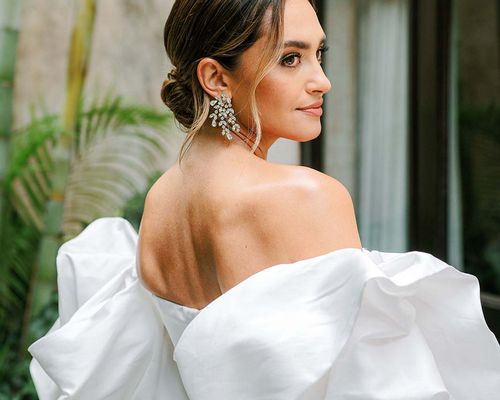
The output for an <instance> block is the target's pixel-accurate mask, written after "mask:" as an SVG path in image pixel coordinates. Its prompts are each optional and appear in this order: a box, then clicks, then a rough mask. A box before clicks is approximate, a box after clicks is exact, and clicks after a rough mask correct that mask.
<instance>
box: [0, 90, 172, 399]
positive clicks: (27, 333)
mask: <svg viewBox="0 0 500 400" xmlns="http://www.w3.org/2000/svg"><path fill="white" fill-rule="evenodd" d="M171 120H172V117H171V114H169V113H165V112H159V111H157V110H156V109H153V108H151V107H145V106H137V105H126V104H124V100H123V99H122V98H121V97H119V96H111V95H109V94H108V95H106V96H104V97H103V99H98V98H95V99H94V100H92V101H91V102H90V104H89V106H87V107H85V109H84V110H81V111H80V112H79V114H78V118H77V124H76V131H75V135H74V137H75V140H74V145H73V146H72V157H71V163H70V166H69V175H68V185H67V188H66V192H65V197H64V211H65V213H64V216H63V224H62V226H63V230H64V240H68V239H70V238H71V237H73V236H75V235H76V234H78V233H79V232H80V231H81V230H82V229H83V228H84V227H85V226H86V225H87V224H88V223H90V222H91V221H93V220H94V219H96V218H99V217H101V216H118V215H122V214H123V212H124V210H125V211H128V212H131V213H133V214H134V215H140V213H139V212H138V211H137V207H142V204H139V200H137V204H136V205H135V206H134V205H133V204H130V201H131V199H134V198H136V199H143V198H144V196H145V191H146V190H147V189H148V188H149V186H150V185H151V183H152V179H154V178H155V177H158V174H160V173H161V171H159V169H160V168H161V165H162V163H163V160H165V158H166V157H167V155H168V153H169V149H170V147H169V146H170V145H169V142H168V140H167V136H168V130H169V129H170V126H171ZM60 124H61V120H60V117H59V116H56V115H46V116H42V117H39V118H33V120H32V122H31V123H30V124H29V125H27V126H26V127H24V128H22V129H20V130H18V131H16V132H15V135H14V136H13V138H14V139H13V144H14V151H13V155H12V158H11V162H10V165H9V169H8V173H7V176H6V181H5V182H6V192H5V193H6V194H7V200H8V204H9V207H10V212H9V214H8V218H7V219H6V221H5V222H6V223H5V224H4V226H3V228H4V229H3V235H2V236H3V238H2V240H1V241H0V252H1V254H2V259H0V328H1V329H0V342H1V343H3V346H2V349H1V350H0V351H1V352H0V382H4V384H3V385H0V396H1V395H2V393H4V390H7V389H5V388H7V387H8V388H10V390H11V391H10V392H8V395H9V396H11V397H8V398H14V397H13V396H14V395H19V394H20V393H23V392H24V391H29V387H30V386H29V385H28V384H27V385H28V386H26V387H24V386H23V387H21V386H19V382H21V381H23V380H22V379H21V378H20V377H22V376H25V377H27V376H28V375H27V374H28V372H27V370H26V369H24V372H22V371H23V368H25V367H26V365H27V364H26V362H27V361H26V360H27V359H28V357H29V354H28V353H27V351H26V347H27V345H29V344H30V343H32V342H33V341H34V340H36V339H38V338H39V337H41V336H42V335H43V334H45V333H46V332H47V330H48V328H49V327H48V326H45V325H43V324H42V325H41V326H43V328H41V329H38V328H37V326H40V323H39V322H37V321H39V320H40V319H42V320H44V317H43V316H44V313H47V312H48V311H47V310H48V309H49V310H50V309H51V307H53V305H52V306H51V305H50V304H51V303H50V302H49V303H47V302H45V303H44V304H43V305H42V306H39V307H38V308H37V309H36V310H35V312H34V313H33V319H32V320H31V323H30V319H29V318H28V314H29V310H30V307H32V306H33V305H34V304H36V302H37V299H36V298H34V297H33V287H34V282H36V281H37V280H39V279H42V278H45V279H47V277H41V276H40V275H37V273H36V271H37V269H36V268H35V264H36V260H37V257H36V255H37V252H38V249H39V244H40V239H41V235H42V231H43V224H44V220H43V218H42V216H43V215H44V212H45V209H44V207H46V205H47V199H48V196H49V195H50V193H51V192H50V188H51V187H52V184H53V179H54V168H55V164H54V163H53V162H52V157H53V154H52V152H53V149H54V148H55V142H56V141H57V140H60V138H61V136H60V135H59V134H58V132H60V129H59V128H60ZM52 268H53V269H54V275H53V276H54V277H55V259H54V260H53V263H52ZM49 288H50V290H49V291H48V293H47V295H48V298H49V299H50V298H52V297H53V296H54V292H55V289H56V282H55V279H54V280H52V281H50V285H49ZM56 309H57V308H56ZM18 366H19V372H15V371H18V370H17V369H16V368H18ZM23 366H24V367H23ZM14 372H15V373H14ZM23 373H25V374H26V375H23ZM18 378H19V379H18ZM6 382H9V383H6ZM16 382H17V383H16ZM23 382H28V381H26V380H24V381H23ZM0 399H1V397H0Z"/></svg>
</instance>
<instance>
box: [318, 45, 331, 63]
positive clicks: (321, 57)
mask: <svg viewBox="0 0 500 400" xmlns="http://www.w3.org/2000/svg"><path fill="white" fill-rule="evenodd" d="M328 49H329V47H328V46H322V47H320V48H319V49H318V53H319V56H318V61H319V62H320V63H321V62H323V57H324V54H325V53H326V52H327V51H328Z"/></svg>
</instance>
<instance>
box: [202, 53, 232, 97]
mask: <svg viewBox="0 0 500 400" xmlns="http://www.w3.org/2000/svg"><path fill="white" fill-rule="evenodd" d="M196 74H197V76H198V81H199V82H200V85H201V87H202V88H203V90H204V91H205V92H207V93H208V94H209V95H210V96H212V97H215V96H220V94H221V93H222V92H224V94H226V95H227V96H229V97H231V90H230V88H229V85H228V81H229V79H228V73H227V70H226V69H225V68H224V67H223V66H222V65H221V64H220V63H219V62H218V61H216V60H214V59H213V58H210V57H205V58H203V59H201V61H200V62H199V63H198V66H197V68H196Z"/></svg>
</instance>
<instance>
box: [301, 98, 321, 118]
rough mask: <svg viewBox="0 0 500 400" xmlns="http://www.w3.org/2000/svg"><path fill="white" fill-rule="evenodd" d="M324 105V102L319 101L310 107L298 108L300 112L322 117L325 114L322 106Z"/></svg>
mask: <svg viewBox="0 0 500 400" xmlns="http://www.w3.org/2000/svg"><path fill="white" fill-rule="evenodd" d="M322 105H323V101H322V100H321V101H317V102H316V103H313V104H309V105H308V106H305V107H302V108H297V110H299V111H303V112H305V113H307V114H309V115H313V116H316V117H321V115H322V114H323V109H322V108H321V106H322Z"/></svg>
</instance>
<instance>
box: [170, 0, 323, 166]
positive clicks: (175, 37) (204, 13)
mask: <svg viewBox="0 0 500 400" xmlns="http://www.w3.org/2000/svg"><path fill="white" fill-rule="evenodd" d="M285 1H286V0H176V1H175V3H174V5H173V7H172V10H171V12H170V14H169V16H168V18H167V22H166V23H165V29H164V41H165V50H166V52H167V55H168V57H169V58H170V61H171V62H172V65H173V66H174V68H173V69H172V71H171V72H170V73H169V74H168V75H167V77H168V79H167V80H165V81H164V82H163V85H162V88H161V98H162V100H163V102H164V103H165V104H166V105H167V107H168V108H169V109H170V110H171V111H172V112H173V114H174V116H175V119H176V120H177V121H178V122H179V123H180V124H181V127H182V128H184V129H183V130H185V131H186V132H187V136H186V139H185V140H184V143H183V144H182V147H181V150H180V158H179V162H180V160H181V159H182V156H183V154H184V153H185V151H187V150H188V149H186V146H187V145H189V144H190V143H191V142H192V140H193V138H194V136H195V135H196V133H197V132H198V131H199V130H200V128H201V127H202V126H203V124H204V123H205V121H206V119H207V117H208V114H209V108H210V104H209V103H210V100H211V98H210V96H209V95H208V94H207V93H206V92H205V91H204V90H203V88H202V87H201V85H200V83H199V81H198V76H197V72H196V71H197V67H198V62H199V61H200V60H201V59H203V58H204V57H211V58H213V59H215V60H217V61H218V62H219V63H220V64H221V65H222V66H223V67H224V68H226V69H227V70H229V71H234V70H235V69H236V68H237V67H238V66H239V62H240V56H241V54H242V53H243V52H244V51H245V50H247V49H248V48H249V47H251V46H252V45H253V44H254V43H255V42H256V41H257V40H258V39H259V38H260V37H261V36H263V35H265V34H268V40H267V41H266V45H265V48H264V49H263V51H262V53H261V58H260V60H259V62H258V66H257V71H256V74H255V77H254V78H253V82H252V85H251V86H250V112H251V115H252V119H253V126H252V127H250V129H251V130H252V131H254V132H255V136H256V137H255V142H254V144H253V147H252V149H251V152H254V151H255V150H256V149H257V146H258V144H259V142H260V139H261V136H262V131H261V123H260V118H259V111H258V107H257V102H256V99H255V90H256V88H257V86H258V84H259V83H260V82H261V81H262V79H263V78H264V77H265V76H266V74H267V73H268V72H269V71H270V70H271V68H272V67H274V66H275V65H276V64H277V63H278V62H279V60H280V57H281V53H282V50H283V48H282V46H283V13H284V3H285ZM309 2H310V3H311V5H312V6H313V7H314V9H315V10H316V6H315V4H314V0H309ZM268 9H270V12H271V15H270V19H269V23H268V24H264V17H265V15H266V12H267V10H268Z"/></svg>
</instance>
